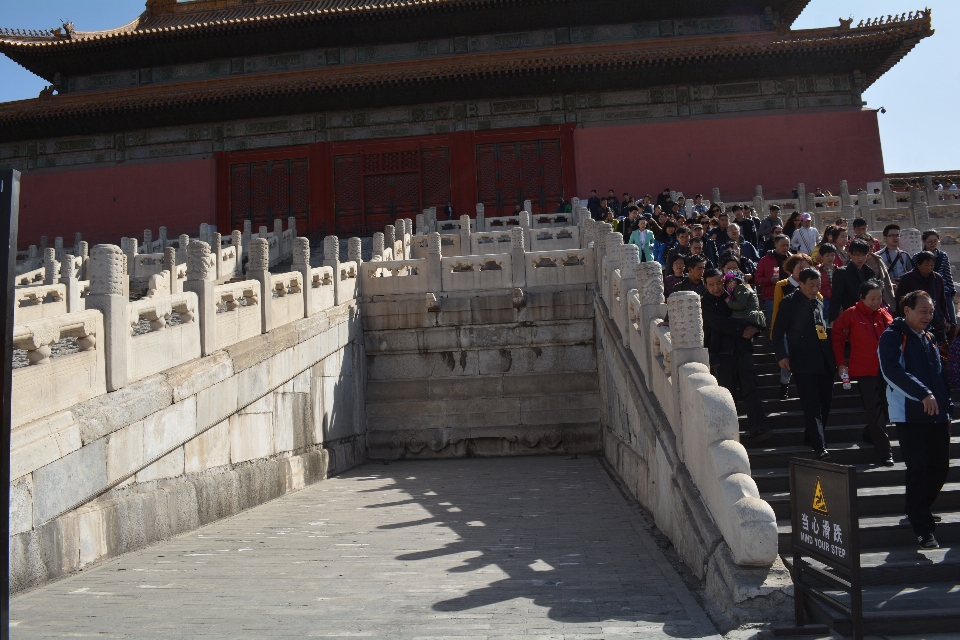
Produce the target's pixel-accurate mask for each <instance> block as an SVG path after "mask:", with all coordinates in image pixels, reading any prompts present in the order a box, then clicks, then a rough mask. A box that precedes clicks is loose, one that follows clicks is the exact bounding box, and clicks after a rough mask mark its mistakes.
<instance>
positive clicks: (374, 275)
mask: <svg viewBox="0 0 960 640" xmlns="http://www.w3.org/2000/svg"><path fill="white" fill-rule="evenodd" d="M360 278H361V280H360V285H359V286H360V294H361V295H362V296H364V297H369V296H384V295H401V294H410V293H417V294H425V293H428V292H429V291H430V284H429V279H428V276H427V260H426V259H411V260H392V261H389V262H387V261H376V262H364V263H363V264H361V265H360Z"/></svg>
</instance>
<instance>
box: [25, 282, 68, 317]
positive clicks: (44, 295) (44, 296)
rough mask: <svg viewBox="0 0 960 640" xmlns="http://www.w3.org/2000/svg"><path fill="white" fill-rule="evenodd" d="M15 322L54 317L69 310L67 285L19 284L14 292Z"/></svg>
mask: <svg viewBox="0 0 960 640" xmlns="http://www.w3.org/2000/svg"><path fill="white" fill-rule="evenodd" d="M13 305H14V306H13V321H14V322H15V323H20V322H29V321H31V320H39V319H40V318H52V317H54V316H59V315H61V314H64V313H66V312H67V287H66V285H62V284H42V283H41V284H33V285H28V286H19V287H16V288H15V289H14V293H13Z"/></svg>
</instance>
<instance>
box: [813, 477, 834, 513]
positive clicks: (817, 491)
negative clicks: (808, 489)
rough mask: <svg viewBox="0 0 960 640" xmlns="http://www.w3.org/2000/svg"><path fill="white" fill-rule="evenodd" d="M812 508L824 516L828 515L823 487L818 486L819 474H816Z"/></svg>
mask: <svg viewBox="0 0 960 640" xmlns="http://www.w3.org/2000/svg"><path fill="white" fill-rule="evenodd" d="M813 510H814V511H816V512H817V513H822V514H823V515H825V516H827V515H830V511H829V510H828V509H827V500H826V498H824V497H823V487H821V486H820V476H817V486H816V488H814V490H813Z"/></svg>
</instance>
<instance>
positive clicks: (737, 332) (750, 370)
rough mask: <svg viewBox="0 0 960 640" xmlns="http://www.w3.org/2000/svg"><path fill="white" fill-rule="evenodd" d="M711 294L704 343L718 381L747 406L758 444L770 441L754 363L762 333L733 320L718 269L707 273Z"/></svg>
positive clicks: (704, 302)
mask: <svg viewBox="0 0 960 640" xmlns="http://www.w3.org/2000/svg"><path fill="white" fill-rule="evenodd" d="M703 280H704V282H705V283H706V289H707V295H705V296H703V297H702V298H701V299H700V305H701V306H700V308H701V311H702V313H703V330H704V343H705V346H706V347H707V351H708V352H709V353H710V363H711V365H714V364H715V371H716V374H717V381H718V382H719V383H720V385H721V386H722V387H724V388H725V389H726V390H727V391H729V392H730V395H732V396H733V397H737V383H738V382H739V384H740V394H741V395H740V397H741V399H742V400H743V401H744V403H745V404H746V409H747V424H748V425H749V428H750V436H751V437H752V438H753V440H754V442H760V441H761V440H766V439H767V438H769V437H770V436H771V435H773V430H772V429H770V428H769V427H768V426H767V425H766V416H764V414H763V405H762V404H761V403H760V394H759V392H758V391H757V371H756V368H755V366H754V361H753V343H752V342H751V340H752V338H753V336H755V335H757V333H759V332H760V330H759V329H757V328H756V327H755V326H753V325H751V324H750V323H748V322H747V321H746V320H737V319H735V318H733V317H731V314H732V313H733V311H731V309H730V307H728V306H727V303H726V301H725V300H724V299H723V294H724V291H723V276H722V275H721V273H720V272H719V271H717V270H716V269H711V270H709V271H706V272H705V273H704V278H703Z"/></svg>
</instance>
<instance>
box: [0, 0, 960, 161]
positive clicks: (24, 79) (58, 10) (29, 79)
mask: <svg viewBox="0 0 960 640" xmlns="http://www.w3.org/2000/svg"><path fill="white" fill-rule="evenodd" d="M928 1H929V0H928ZM144 4H145V2H144V0H84V1H83V2H78V1H77V0H29V1H28V2H14V1H12V0H5V1H4V2H0V27H18V28H26V29H46V28H52V27H56V26H59V24H60V21H61V20H67V21H73V22H74V23H75V24H76V27H77V29H81V30H84V31H89V30H95V29H108V28H113V27H117V26H120V25H122V24H125V23H127V22H129V21H130V20H133V19H134V18H135V17H136V16H137V15H139V14H140V13H141V12H142V11H143V7H144ZM913 4H915V3H913ZM933 5H934V6H933V25H934V28H935V29H936V31H937V32H936V34H934V36H933V37H932V38H927V39H926V40H924V41H923V42H921V43H920V44H919V45H918V46H917V47H916V48H915V49H914V50H913V51H912V52H911V53H910V54H909V55H908V56H907V57H906V58H905V59H904V60H903V61H901V62H900V64H898V65H896V66H895V67H894V68H893V69H891V70H890V71H888V72H887V73H886V74H885V75H884V76H883V77H882V78H880V80H878V81H877V82H876V83H875V84H874V85H873V86H872V87H871V88H870V89H869V90H868V91H867V92H866V93H865V94H864V100H866V101H867V103H868V106H869V107H871V108H874V109H879V108H880V107H885V108H886V110H887V113H885V114H880V115H879V118H880V135H881V139H882V141H883V154H884V162H885V165H886V170H887V171H888V172H890V173H900V172H907V171H917V172H920V171H947V170H960V142H958V140H957V139H956V131H957V126H956V118H957V113H958V105H960V65H958V64H957V60H958V59H960V54H958V53H957V44H956V43H957V42H958V41H960V2H958V1H957V0H939V1H936V0H933ZM917 8H918V7H915V6H912V5H911V3H910V0H812V2H810V5H809V6H808V7H807V9H806V10H805V11H804V12H803V14H802V15H801V16H800V18H799V20H797V22H796V24H795V25H794V27H795V28H797V29H804V28H813V27H827V26H833V25H836V24H838V20H839V19H840V18H841V17H843V18H846V17H850V16H852V17H853V18H854V24H856V23H857V22H859V21H860V20H861V19H864V18H872V17H877V16H881V15H884V16H885V15H887V14H900V13H903V12H905V11H907V12H908V11H911V10H915V9H917ZM44 84H45V83H44V81H43V80H41V79H40V78H38V77H36V76H34V75H33V74H31V73H30V72H28V71H26V70H24V69H23V68H22V67H20V66H19V65H17V64H15V63H13V62H11V61H10V60H9V59H7V58H6V57H4V56H0V102H6V101H9V100H22V99H24V98H33V97H36V96H37V94H38V93H40V90H41V89H42V88H43V86H44ZM951 123H952V124H951Z"/></svg>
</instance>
